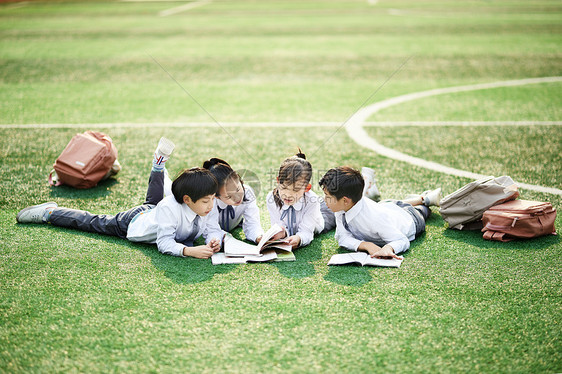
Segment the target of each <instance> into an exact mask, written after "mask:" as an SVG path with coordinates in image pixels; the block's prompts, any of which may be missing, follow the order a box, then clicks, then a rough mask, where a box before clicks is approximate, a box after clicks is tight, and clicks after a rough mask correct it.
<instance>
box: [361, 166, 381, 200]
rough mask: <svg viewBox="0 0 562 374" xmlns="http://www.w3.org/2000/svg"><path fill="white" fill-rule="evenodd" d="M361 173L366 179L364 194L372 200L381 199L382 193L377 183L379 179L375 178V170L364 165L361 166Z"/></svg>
mask: <svg viewBox="0 0 562 374" xmlns="http://www.w3.org/2000/svg"><path fill="white" fill-rule="evenodd" d="M361 175H362V176H363V179H364V180H365V188H364V189H363V195H365V196H366V197H368V198H369V199H371V200H375V201H380V200H381V194H380V192H379V189H378V188H377V185H376V182H377V181H376V179H375V171H374V170H373V169H371V168H368V167H363V168H361Z"/></svg>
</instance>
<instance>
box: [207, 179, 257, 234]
mask: <svg viewBox="0 0 562 374" xmlns="http://www.w3.org/2000/svg"><path fill="white" fill-rule="evenodd" d="M256 200H257V199H256V195H255V194H254V190H253V189H252V187H250V186H247V185H244V200H243V201H242V204H240V205H238V206H232V208H234V218H230V217H228V227H229V228H230V230H232V229H234V228H235V227H236V226H238V225H239V224H240V221H242V218H243V219H244V221H243V222H242V230H243V231H244V235H246V239H248V240H250V241H252V242H255V241H256V239H257V238H258V237H260V236H262V235H263V229H262V227H261V219H260V210H259V208H258V205H257V204H256ZM215 201H216V204H215V206H214V207H213V210H216V214H217V219H218V222H219V224H220V223H221V216H220V213H219V209H218V208H220V209H226V208H227V206H228V205H227V204H225V203H224V202H222V200H220V199H218V198H216V199H215ZM221 229H222V230H223V231H226V230H225V229H226V228H225V227H222V226H221Z"/></svg>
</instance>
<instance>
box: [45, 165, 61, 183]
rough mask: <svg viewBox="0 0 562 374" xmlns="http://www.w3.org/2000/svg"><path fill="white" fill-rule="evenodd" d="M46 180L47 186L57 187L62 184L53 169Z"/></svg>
mask: <svg viewBox="0 0 562 374" xmlns="http://www.w3.org/2000/svg"><path fill="white" fill-rule="evenodd" d="M48 180H49V185H50V186H53V187H58V186H60V185H61V184H62V182H61V181H60V180H59V176H58V175H57V172H56V171H55V169H53V170H51V172H50V173H49V178H48Z"/></svg>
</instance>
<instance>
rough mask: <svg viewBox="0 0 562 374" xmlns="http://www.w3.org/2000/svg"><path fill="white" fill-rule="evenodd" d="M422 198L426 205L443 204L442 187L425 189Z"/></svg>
mask: <svg viewBox="0 0 562 374" xmlns="http://www.w3.org/2000/svg"><path fill="white" fill-rule="evenodd" d="M422 199H423V205H425V206H439V204H441V188H437V189H435V190H433V191H432V190H427V191H424V192H423V193H422Z"/></svg>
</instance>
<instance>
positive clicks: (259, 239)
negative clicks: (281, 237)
mask: <svg viewBox="0 0 562 374" xmlns="http://www.w3.org/2000/svg"><path fill="white" fill-rule="evenodd" d="M261 238H263V235H262V236H259V237H257V238H256V244H258V243H259V242H261Z"/></svg>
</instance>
